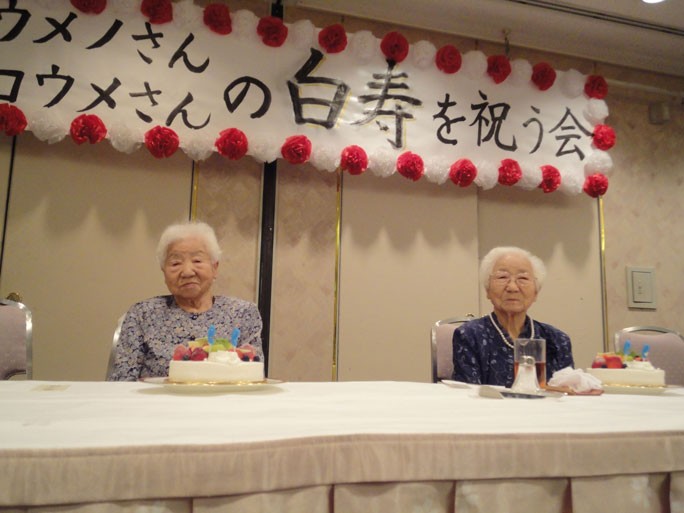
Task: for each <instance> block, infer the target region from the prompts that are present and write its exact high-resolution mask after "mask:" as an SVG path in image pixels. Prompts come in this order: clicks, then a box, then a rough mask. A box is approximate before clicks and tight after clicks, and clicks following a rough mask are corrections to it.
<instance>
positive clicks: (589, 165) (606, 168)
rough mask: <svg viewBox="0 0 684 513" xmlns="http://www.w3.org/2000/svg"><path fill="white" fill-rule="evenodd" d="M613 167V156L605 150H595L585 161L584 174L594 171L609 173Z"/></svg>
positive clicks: (587, 174)
mask: <svg viewBox="0 0 684 513" xmlns="http://www.w3.org/2000/svg"><path fill="white" fill-rule="evenodd" d="M612 169H613V159H612V158H611V156H610V155H609V154H608V153H607V152H605V151H601V150H594V151H593V152H592V153H591V155H589V157H587V161H586V162H585V163H584V176H589V175H593V174H594V173H601V174H604V175H608V173H610V171H612Z"/></svg>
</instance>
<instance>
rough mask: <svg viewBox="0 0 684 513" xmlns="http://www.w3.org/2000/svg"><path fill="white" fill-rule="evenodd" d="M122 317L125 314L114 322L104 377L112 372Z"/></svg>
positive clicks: (107, 377)
mask: <svg viewBox="0 0 684 513" xmlns="http://www.w3.org/2000/svg"><path fill="white" fill-rule="evenodd" d="M124 317H126V314H124V315H122V316H121V317H119V320H118V321H117V322H116V329H115V330H114V336H113V337H112V348H111V350H110V351H109V362H108V363H107V375H106V376H105V379H109V377H110V376H111V375H112V372H114V362H115V361H116V348H117V347H118V346H119V336H120V335H121V325H122V324H123V320H124Z"/></svg>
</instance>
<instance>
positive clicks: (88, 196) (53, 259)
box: [0, 132, 191, 380]
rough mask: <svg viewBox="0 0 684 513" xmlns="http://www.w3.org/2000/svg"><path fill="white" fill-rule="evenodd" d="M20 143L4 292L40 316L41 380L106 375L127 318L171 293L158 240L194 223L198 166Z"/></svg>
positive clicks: (103, 149)
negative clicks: (147, 300) (115, 337)
mask: <svg viewBox="0 0 684 513" xmlns="http://www.w3.org/2000/svg"><path fill="white" fill-rule="evenodd" d="M16 146H17V147H16V156H15V161H14V170H13V176H12V191H11V193H12V196H11V197H12V202H11V205H10V209H9V214H8V223H7V233H6V241H5V254H4V259H3V266H2V274H1V275H0V293H1V294H2V296H3V297H5V296H6V295H7V294H8V293H9V292H11V291H15V292H19V293H20V294H21V295H22V296H23V298H24V302H25V303H26V304H27V306H28V307H29V308H30V309H31V310H32V313H33V339H34V351H33V355H34V366H33V374H34V377H35V378H36V379H74V380H99V379H104V376H105V370H106V366H107V358H108V355H109V347H110V345H111V340H112V334H113V333H114V327H115V326H116V322H117V319H118V317H119V316H121V315H122V314H123V313H124V312H125V311H126V310H127V309H128V307H129V306H130V305H131V304H132V303H133V302H135V301H138V300H140V299H142V298H144V297H149V296H152V295H156V294H160V293H164V292H165V291H166V289H165V286H164V281H163V279H162V274H161V271H160V270H159V266H158V265H157V264H156V262H155V259H154V252H155V249H156V240H157V239H158V237H159V234H160V233H161V230H162V229H163V227H164V226H165V225H166V224H167V223H169V222H172V221H176V220H180V219H184V218H185V219H187V216H188V210H189V199H190V196H189V193H188V191H189V186H190V183H191V181H190V177H191V163H190V162H189V161H187V160H186V159H184V158H183V157H181V156H180V155H179V156H178V157H174V158H172V159H168V160H166V161H157V160H155V159H153V158H150V156H149V155H146V154H144V153H142V152H138V153H136V154H135V155H125V154H123V153H120V152H118V151H116V150H114V149H113V148H112V147H111V146H110V145H109V144H107V143H104V144H101V145H99V146H97V147H92V146H89V145H86V146H83V147H76V146H75V144H74V143H73V142H72V141H71V140H70V139H69V140H64V141H62V142H60V143H57V144H54V145H48V144H45V143H43V142H40V141H38V140H37V139H36V138H34V137H33V135H32V134H31V133H28V132H27V133H25V134H22V135H21V136H20V137H19V138H18V139H17V145H16Z"/></svg>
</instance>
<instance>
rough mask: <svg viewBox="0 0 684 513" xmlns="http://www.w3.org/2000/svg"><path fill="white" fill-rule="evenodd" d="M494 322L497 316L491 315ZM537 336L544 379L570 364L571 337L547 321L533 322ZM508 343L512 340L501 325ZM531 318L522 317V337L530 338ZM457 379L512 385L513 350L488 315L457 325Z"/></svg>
mask: <svg viewBox="0 0 684 513" xmlns="http://www.w3.org/2000/svg"><path fill="white" fill-rule="evenodd" d="M492 318H493V319H494V320H495V321H496V316H495V315H494V314H492ZM533 322H534V331H535V337H536V338H543V339H545V340H546V380H547V381H548V380H549V379H551V376H553V373H554V372H556V371H558V370H561V369H563V368H565V367H573V366H574V362H573V359H572V345H571V343H570V337H569V336H568V335H567V334H565V333H564V332H562V331H561V330H559V329H558V328H554V327H553V326H551V325H550V324H544V323H543V322H538V321H533ZM499 329H501V331H502V332H503V333H504V334H505V335H506V339H507V340H508V342H509V343H510V344H511V345H513V341H512V340H511V338H510V337H509V336H508V333H506V330H504V329H503V328H502V327H501V326H500V325H499ZM530 335H531V330H530V317H529V316H527V318H526V319H525V326H524V327H523V329H522V332H521V333H520V337H521V338H526V337H530ZM453 355H454V376H453V379H454V380H456V381H463V382H466V383H474V384H479V385H500V386H506V387H510V386H511V385H513V349H512V348H511V347H508V346H507V345H506V344H504V342H503V340H501V335H500V334H499V332H498V331H497V330H496V328H495V327H494V326H493V325H492V321H491V319H490V318H489V316H488V315H486V316H484V317H480V318H479V319H473V320H472V321H469V322H466V323H464V324H462V325H461V326H459V327H458V328H456V330H455V331H454V337H453Z"/></svg>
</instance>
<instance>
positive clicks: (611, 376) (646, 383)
mask: <svg viewBox="0 0 684 513" xmlns="http://www.w3.org/2000/svg"><path fill="white" fill-rule="evenodd" d="M587 372H588V373H589V374H591V375H593V376H596V377H597V378H598V379H600V380H601V382H602V383H603V384H604V385H617V386H640V387H664V386H665V371H664V370H662V369H656V368H655V367H654V366H653V364H652V363H651V362H649V361H648V360H645V359H643V358H642V357H641V356H638V355H635V354H627V355H625V354H623V353H599V354H597V355H596V357H595V358H594V361H593V362H592V364H591V369H587Z"/></svg>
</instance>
